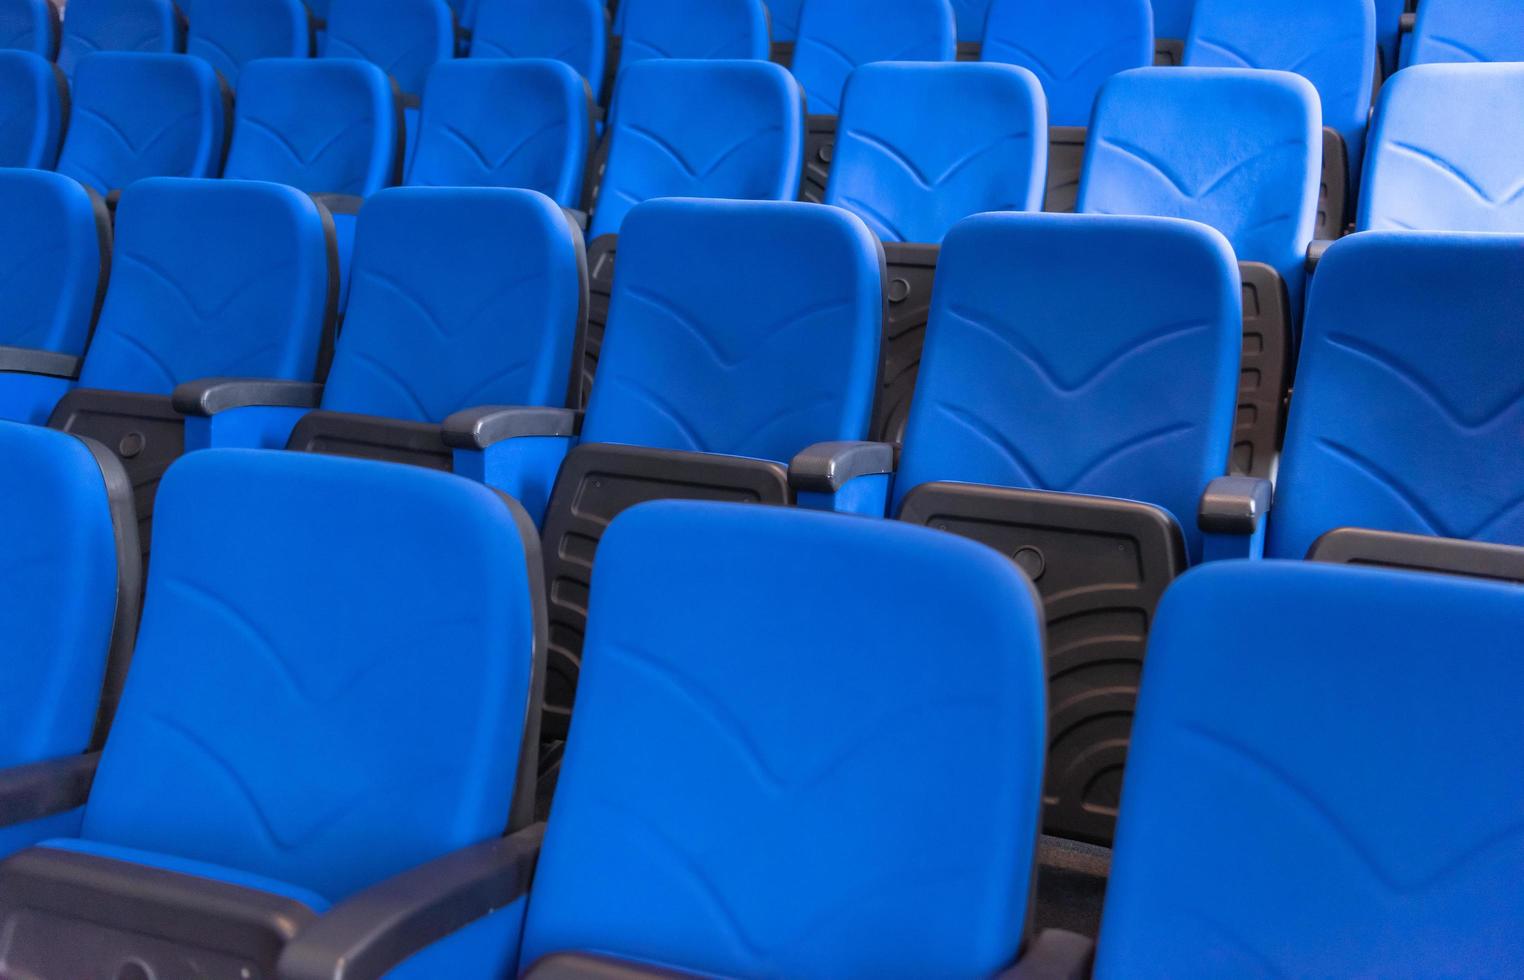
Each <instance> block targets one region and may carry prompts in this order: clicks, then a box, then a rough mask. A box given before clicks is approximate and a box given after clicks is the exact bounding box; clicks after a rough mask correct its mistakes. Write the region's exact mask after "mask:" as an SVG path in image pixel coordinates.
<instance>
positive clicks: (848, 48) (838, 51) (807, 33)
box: [794, 0, 958, 116]
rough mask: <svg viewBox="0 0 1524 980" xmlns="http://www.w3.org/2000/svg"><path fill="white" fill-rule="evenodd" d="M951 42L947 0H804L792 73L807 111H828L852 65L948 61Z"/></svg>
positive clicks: (953, 29) (836, 107) (837, 107)
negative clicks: (797, 80) (805, 1)
mask: <svg viewBox="0 0 1524 980" xmlns="http://www.w3.org/2000/svg"><path fill="white" fill-rule="evenodd" d="M957 44H958V31H957V25H956V24H955V22H954V18H953V9H952V5H951V4H950V3H949V2H948V0H809V2H808V3H806V5H805V8H804V13H803V15H802V16H801V17H800V19H799V38H798V40H797V41H796V42H795V48H794V77H796V78H798V79H799V84H800V85H802V86H803V87H804V96H805V102H806V103H807V104H808V106H809V111H810V112H811V113H812V114H815V115H822V116H834V115H836V114H837V113H838V112H840V111H841V96H842V90H843V89H844V88H845V87H846V84H847V77H848V76H849V75H851V74H852V70H853V69H854V68H856V67H857V66H858V65H866V64H868V63H869V62H873V61H952V60H953V57H954V56H955V55H956V54H957Z"/></svg>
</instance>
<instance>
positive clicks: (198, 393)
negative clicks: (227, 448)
mask: <svg viewBox="0 0 1524 980" xmlns="http://www.w3.org/2000/svg"><path fill="white" fill-rule="evenodd" d="M322 400H323V386H322V385H320V384H313V383H312V382H310V381H271V380H268V379H263V378H202V379H201V380H199V381H187V382H185V384H183V385H179V386H178V387H176V388H175V390H174V393H173V394H171V395H170V396H169V401H170V404H171V405H173V406H174V409H175V411H177V412H179V413H180V414H181V415H199V416H209V415H216V414H217V413H219V412H227V411H231V410H232V409H235V408H254V407H264V408H309V409H310V408H317V407H318V405H319V404H320V403H321V402H322Z"/></svg>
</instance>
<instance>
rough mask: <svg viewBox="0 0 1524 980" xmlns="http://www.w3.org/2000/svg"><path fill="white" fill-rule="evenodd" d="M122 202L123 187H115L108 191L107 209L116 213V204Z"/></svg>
mask: <svg viewBox="0 0 1524 980" xmlns="http://www.w3.org/2000/svg"><path fill="white" fill-rule="evenodd" d="M121 203H122V189H121V188H120V187H116V188H113V189H111V190H109V191H107V192H106V210H107V211H110V212H111V213H112V214H116V206H117V205H118V204H121Z"/></svg>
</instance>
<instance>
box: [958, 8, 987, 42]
mask: <svg viewBox="0 0 1524 980" xmlns="http://www.w3.org/2000/svg"><path fill="white" fill-rule="evenodd" d="M990 3H991V0H952V6H953V14H954V16H955V17H957V20H958V40H959V41H974V42H977V41H982V40H983V39H984V37H985V33H984V32H985V25H986V23H987V21H986V19H985V18H987V17H988V16H989V11H990Z"/></svg>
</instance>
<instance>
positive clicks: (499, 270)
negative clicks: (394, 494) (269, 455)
mask: <svg viewBox="0 0 1524 980" xmlns="http://www.w3.org/2000/svg"><path fill="white" fill-rule="evenodd" d="M568 71H569V69H568ZM586 290H587V287H586V266H585V258H584V255H583V249H582V238H581V235H580V233H579V232H578V231H577V230H576V228H575V227H574V226H573V225H572V223H571V222H570V221H569V220H568V219H567V218H566V216H565V215H564V214H563V213H562V211H561V209H560V208H559V207H558V206H557V205H556V204H555V202H553V201H551V200H550V199H549V198H547V197H544V196H543V195H540V194H537V193H535V192H534V191H527V190H508V189H501V188H413V187H408V188H394V189H392V190H388V191H382V192H381V193H380V194H378V195H376V197H375V198H374V199H373V200H372V202H371V203H370V204H369V205H367V206H366V209H365V212H364V214H363V215H362V216H361V218H360V223H359V235H358V240H357V247H356V250H355V281H354V295H353V298H352V299H351V301H350V307H349V313H348V315H347V316H346V318H345V321H344V331H343V334H342V335H341V337H340V339H339V343H338V345H337V348H336V350H335V352H334V359H333V367H332V369H331V370H330V371H329V374H328V382H327V384H326V385H325V386H324V388H323V392H322V400H321V402H320V405H319V407H320V408H321V409H323V410H322V411H318V412H313V413H311V414H310V415H307V416H305V417H304V418H303V419H302V420H301V422H300V423H298V424H297V426H296V428H295V430H294V431H293V432H292V434H291V437H290V441H289V443H288V445H289V446H290V447H291V448H294V449H303V450H310V451H319V452H328V453H337V454H344V455H352V456H362V457H369V458H375V459H388V460H393V461H397V462H408V463H413V464H415V465H420V466H428V467H432V468H435V469H442V470H446V471H449V470H454V471H455V472H458V473H462V474H464V475H468V476H471V477H473V478H475V479H479V480H486V481H487V482H490V483H492V484H493V485H494V486H496V487H498V489H500V490H503V491H504V492H507V493H509V494H511V495H512V496H514V497H515V498H516V499H518V500H519V501H521V502H522V503H523V505H524V506H525V508H526V509H527V510H528V511H529V513H530V515H531V516H532V517H533V518H535V519H536V520H538V519H539V518H540V516H541V515H542V514H543V513H544V509H545V500H546V498H547V497H548V496H549V494H550V488H551V484H552V483H553V482H554V480H555V470H556V465H557V464H558V463H559V461H560V457H561V456H563V455H565V453H566V450H567V447H568V443H569V441H570V438H571V436H572V435H573V430H572V428H571V427H570V426H571V423H570V421H569V419H568V418H567V416H569V415H570V413H569V412H568V411H567V410H566V409H565V408H564V406H565V405H566V404H567V399H568V391H569V388H570V382H571V379H572V371H573V363H574V359H573V351H574V349H575V347H576V344H577V341H578V337H579V333H580V330H581V327H582V322H583V318H584V317H585V316H586ZM484 407H492V408H494V409H495V408H509V409H522V410H524V412H523V413H521V414H522V415H523V416H525V417H531V418H532V419H533V420H535V421H536V422H538V423H539V424H540V425H541V428H539V429H531V428H526V426H525V425H523V424H520V425H519V426H518V428H517V429H516V430H514V432H513V433H512V435H511V437H509V438H506V439H504V440H501V441H498V440H494V441H492V442H487V441H486V440H481V441H479V442H471V443H470V444H469V445H467V444H465V442H466V441H467V440H469V439H472V438H476V436H477V434H476V433H475V427H474V426H473V425H471V424H466V425H464V426H463V428H464V430H465V431H464V433H463V435H464V437H465V438H464V439H463V440H461V441H460V442H452V441H449V433H448V432H447V431H446V428H447V427H444V426H442V423H445V422H446V421H447V420H448V419H450V417H451V416H454V415H455V414H456V413H466V412H468V410H472V409H482V408H484ZM489 414H490V413H489ZM457 447H458V448H457ZM489 451H490V453H489ZM489 455H490V462H489V458H488V457H489ZM547 460H548V462H547ZM510 464H511V465H510ZM505 470H507V471H511V472H512V473H513V474H514V475H504V472H503V471H505Z"/></svg>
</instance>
